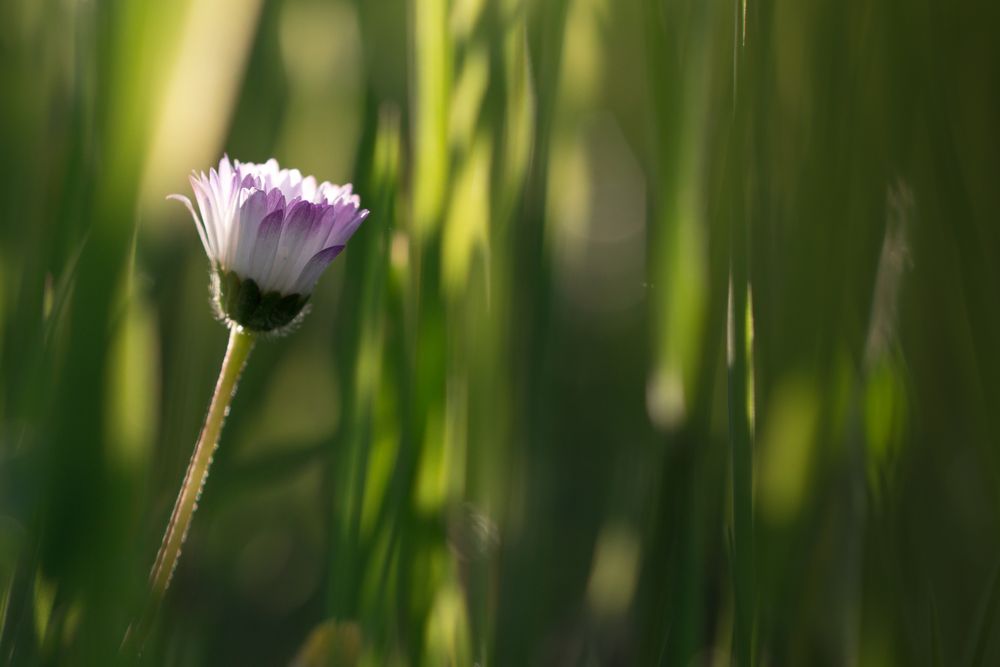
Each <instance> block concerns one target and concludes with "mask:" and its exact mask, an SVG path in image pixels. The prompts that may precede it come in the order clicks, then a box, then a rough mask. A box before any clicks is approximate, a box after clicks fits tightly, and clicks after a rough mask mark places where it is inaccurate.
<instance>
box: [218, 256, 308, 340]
mask: <svg viewBox="0 0 1000 667" xmlns="http://www.w3.org/2000/svg"><path fill="white" fill-rule="evenodd" d="M216 301H217V303H218V305H219V308H220V309H221V310H222V314H223V315H224V316H225V317H226V319H228V320H230V321H232V322H235V323H236V324H239V325H240V326H241V327H243V328H244V329H246V330H248V331H254V332H259V333H266V332H269V331H275V330H277V329H281V328H282V327H287V326H288V325H289V324H292V322H294V320H295V318H296V317H298V316H299V314H300V313H301V312H302V309H303V308H304V307H305V305H306V302H308V301H309V297H308V296H302V295H301V294H281V293H280V292H264V293H261V291H260V287H259V286H258V285H257V283H256V282H255V281H254V280H253V279H252V278H240V277H239V276H237V275H236V273H235V272H233V271H220V272H219V294H218V296H217V299H216Z"/></svg>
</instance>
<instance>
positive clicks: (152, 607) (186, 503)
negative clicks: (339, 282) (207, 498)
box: [141, 327, 254, 625]
mask: <svg viewBox="0 0 1000 667" xmlns="http://www.w3.org/2000/svg"><path fill="white" fill-rule="evenodd" d="M253 343H254V337H253V335H252V334H249V333H246V332H244V331H243V330H241V329H240V328H239V327H233V329H232V331H231V332H230V335H229V345H228V347H227V348H226V357H225V359H223V361H222V369H221V370H220V371H219V379H218V381H217V382H216V385H215V394H213V395H212V402H211V404H210V406H209V408H208V416H207V417H206V418H205V425H204V426H203V427H202V429H201V436H200V437H199V438H198V444H197V445H196V446H195V449H194V454H193V455H192V456H191V462H190V463H189V464H188V468H187V473H186V474H185V476H184V483H183V484H181V490H180V493H179V494H178V495H177V502H176V503H175V504H174V511H173V513H172V514H171V515H170V523H169V524H167V531H166V533H165V534H164V535H163V542H162V543H161V544H160V550H159V552H157V554H156V563H155V564H154V565H153V570H152V571H151V572H150V575H149V585H150V589H151V591H150V592H151V599H150V604H149V607H148V608H147V610H146V613H145V614H144V618H143V621H144V622H143V623H141V625H146V624H147V623H148V622H150V621H151V620H152V616H154V615H155V612H156V610H157V609H158V607H159V604H160V601H161V600H162V599H163V597H164V595H165V594H166V592H167V587H168V586H170V578H171V576H173V573H174V568H176V567H177V561H178V559H179V558H180V555H181V546H182V545H183V544H184V539H185V538H186V537H187V532H188V529H189V528H190V527H191V518H192V517H193V516H194V511H195V510H196V509H198V499H199V498H200V497H201V490H202V487H203V486H204V485H205V479H206V478H207V477H208V469H209V466H211V465H212V456H213V454H214V453H215V448H216V447H217V446H218V443H219V434H220V433H221V432H222V423H223V422H224V421H225V419H226V415H227V414H228V413H229V404H230V402H231V401H232V398H233V395H234V394H235V393H236V383H237V381H238V380H239V378H240V373H242V372H243V367H244V366H245V365H246V361H247V357H248V356H249V355H250V350H251V349H252V348H253Z"/></svg>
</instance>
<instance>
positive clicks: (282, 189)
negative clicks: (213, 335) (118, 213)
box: [168, 156, 368, 333]
mask: <svg viewBox="0 0 1000 667" xmlns="http://www.w3.org/2000/svg"><path fill="white" fill-rule="evenodd" d="M190 180H191V188H192V189H193V190H194V196H195V199H196V200H197V202H198V212H196V211H195V209H194V206H193V205H192V203H191V200H190V199H188V198H187V197H185V196H184V195H179V194H174V195H170V196H169V197H168V199H176V200H177V201H180V202H182V203H183V204H184V205H185V206H187V208H188V210H189V211H190V212H191V217H192V218H194V224H195V227H197V229H198V236H199V237H201V243H202V245H203V246H204V247H205V254H207V255H208V258H209V261H210V262H211V264H212V275H213V280H212V283H213V290H212V291H213V298H214V301H215V305H216V307H217V309H218V312H219V314H220V315H221V316H222V317H223V318H224V319H225V320H226V322H227V323H229V324H230V325H231V326H232V325H238V326H240V327H242V328H243V329H244V330H246V331H250V332H255V333H258V332H272V331H280V330H281V329H283V328H285V327H287V326H288V325H289V324H291V323H292V322H294V321H295V319H296V318H297V317H298V316H299V314H300V313H301V312H302V309H303V307H304V306H305V305H306V302H307V301H308V300H309V296H310V294H312V291H313V289H314V288H315V286H316V282H317V281H318V280H319V277H320V275H322V273H323V270H324V269H326V267H327V266H328V265H329V264H330V262H332V261H333V259H334V258H335V257H336V256H337V255H339V254H340V252H341V251H342V250H343V249H344V247H345V246H346V245H347V241H348V240H349V239H350V238H351V235H352V234H354V232H355V230H357V228H358V226H359V225H360V224H361V222H362V221H363V220H364V219H365V217H366V216H367V215H368V211H367V210H364V209H362V208H361V199H360V198H359V197H358V195H356V194H353V193H352V192H351V186H350V184H348V185H333V184H332V183H329V182H327V181H324V182H322V183H317V182H316V179H315V178H314V177H312V176H306V177H303V176H302V173H301V172H299V170H298V169H281V168H280V167H279V166H278V162H277V161H276V160H274V159H271V160H268V161H267V162H265V163H263V164H254V163H252V162H240V161H239V160H232V161H230V159H229V157H228V156H224V157H223V158H222V160H220V161H219V168H218V170H215V169H211V170H209V173H208V174H207V175H206V174H205V173H204V172H201V173H196V172H195V173H192V174H191V179H190ZM199 212H200V215H199Z"/></svg>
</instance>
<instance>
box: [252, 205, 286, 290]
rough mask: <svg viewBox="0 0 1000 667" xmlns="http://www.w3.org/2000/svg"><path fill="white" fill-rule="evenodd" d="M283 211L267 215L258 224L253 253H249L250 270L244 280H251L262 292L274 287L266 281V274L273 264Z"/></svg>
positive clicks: (279, 236)
mask: <svg viewBox="0 0 1000 667" xmlns="http://www.w3.org/2000/svg"><path fill="white" fill-rule="evenodd" d="M283 217H284V211H274V212H272V213H269V214H268V215H267V216H266V217H265V218H264V219H263V220H262V221H261V223H260V228H259V229H258V230H257V238H256V239H255V240H254V246H253V251H252V252H251V253H250V270H249V271H248V272H247V273H248V275H247V276H244V277H246V278H252V279H253V280H254V281H255V282H256V283H257V286H258V287H259V288H260V289H261V291H262V292H267V291H270V290H272V289H274V287H273V286H272V285H271V283H270V282H269V281H268V274H269V273H270V272H271V267H272V265H273V264H274V254H275V251H276V250H277V249H278V240H279V239H280V238H281V226H282V222H281V221H282V218H283Z"/></svg>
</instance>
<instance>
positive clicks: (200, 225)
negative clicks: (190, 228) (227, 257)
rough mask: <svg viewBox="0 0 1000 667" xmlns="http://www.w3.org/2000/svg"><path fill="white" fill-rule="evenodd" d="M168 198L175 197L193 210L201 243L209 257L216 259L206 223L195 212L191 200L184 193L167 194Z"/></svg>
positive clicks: (189, 209)
mask: <svg viewBox="0 0 1000 667" xmlns="http://www.w3.org/2000/svg"><path fill="white" fill-rule="evenodd" d="M167 199H174V200H176V201H179V202H181V203H182V204H184V205H185V206H187V209H188V211H190V212H191V217H192V218H193V219H194V226H195V229H197V230H198V237H199V238H200V239H201V245H202V246H203V247H204V248H205V254H206V255H208V258H209V259H214V255H213V254H212V248H211V247H209V245H208V238H207V237H206V236H205V225H204V224H203V223H202V221H201V219H199V218H198V214H197V213H195V212H194V206H192V205H191V200H190V199H188V198H187V197H185V196H184V195H167Z"/></svg>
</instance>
